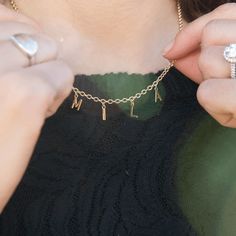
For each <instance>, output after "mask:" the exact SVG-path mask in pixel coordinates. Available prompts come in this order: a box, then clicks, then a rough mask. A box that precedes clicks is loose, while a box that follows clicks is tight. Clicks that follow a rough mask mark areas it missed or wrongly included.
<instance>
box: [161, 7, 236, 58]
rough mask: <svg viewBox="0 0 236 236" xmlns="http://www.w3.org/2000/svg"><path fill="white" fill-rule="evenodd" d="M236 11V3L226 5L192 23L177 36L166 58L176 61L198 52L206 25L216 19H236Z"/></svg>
mask: <svg viewBox="0 0 236 236" xmlns="http://www.w3.org/2000/svg"><path fill="white" fill-rule="evenodd" d="M235 10H236V4H235V3H228V4H224V5H221V6H220V7H218V8H217V9H216V10H214V11H212V12H211V13H208V14H206V15H204V16H202V17H200V18H198V19H197V20H195V21H193V22H191V23H190V24H188V25H187V26H186V27H185V28H184V29H183V30H182V31H181V32H179V33H178V34H177V36H176V38H175V40H174V42H173V45H172V47H171V48H170V49H169V50H167V51H166V52H165V53H164V56H165V57H166V58H168V59H170V60H174V59H178V58H182V57H184V56H186V55H187V54H189V53H190V52H192V51H195V50H197V48H199V47H200V44H201V39H202V34H203V31H204V28H205V27H206V25H207V24H208V23H209V22H211V21H213V20H216V19H222V18H224V19H236V14H235Z"/></svg>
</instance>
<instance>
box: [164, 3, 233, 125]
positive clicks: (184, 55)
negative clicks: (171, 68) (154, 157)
mask: <svg viewBox="0 0 236 236" xmlns="http://www.w3.org/2000/svg"><path fill="white" fill-rule="evenodd" d="M235 29H236V4H235V3H228V4H224V5H221V6H220V7H218V8H217V9H216V10H214V11H212V12H211V13H209V14H206V15H204V16H202V17H200V18H198V19H197V20H195V21H193V22H191V23H190V24H188V25H187V26H186V27H185V28H184V29H183V30H182V32H180V33H179V34H178V35H177V37H176V39H175V40H174V43H173V45H172V47H171V49H170V50H168V51H167V52H165V55H164V56H165V57H166V58H167V59H169V60H177V61H176V64H175V66H176V67H177V68H178V69H179V70H180V71H181V72H183V73H184V74H185V75H187V76H188V77H189V78H191V79H192V80H193V81H195V82H197V83H199V84H200V85H199V88H198V91H197V99H198V101H199V103H200V104H201V105H202V106H203V108H204V109H205V110H206V111H207V112H208V113H209V114H210V115H211V116H212V117H214V118H215V119H216V120H217V121H218V122H219V123H220V124H222V125H223V126H226V127H233V128H236V80H232V79H231V78H230V64H229V63H228V62H226V61H225V59H224V57H223V51H224V48H225V47H226V46H228V45H229V44H230V43H235V42H236V30H235Z"/></svg>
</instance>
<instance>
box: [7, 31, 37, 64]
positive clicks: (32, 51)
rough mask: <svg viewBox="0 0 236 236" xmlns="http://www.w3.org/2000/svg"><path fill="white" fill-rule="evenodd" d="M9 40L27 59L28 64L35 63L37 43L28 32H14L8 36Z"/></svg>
mask: <svg viewBox="0 0 236 236" xmlns="http://www.w3.org/2000/svg"><path fill="white" fill-rule="evenodd" d="M10 41H11V42H12V43H13V44H14V45H15V46H16V48H18V49H19V50H20V51H21V52H22V53H23V54H24V55H25V56H27V58H28V59H29V66H32V65H34V64H35V61H36V60H35V55H36V54H37V52H38V49H39V45H38V42H37V41H36V40H34V39H33V38H32V37H31V36H30V35H28V34H14V35H12V36H11V37H10Z"/></svg>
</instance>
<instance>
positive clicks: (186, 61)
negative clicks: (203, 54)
mask: <svg viewBox="0 0 236 236" xmlns="http://www.w3.org/2000/svg"><path fill="white" fill-rule="evenodd" d="M199 55H200V50H196V51H194V52H192V53H190V54H188V55H187V56H185V57H183V58H179V59H178V60H176V61H175V63H174V65H175V67H176V68H177V69H178V70H179V71H181V72H182V73H183V74H184V75H186V76H187V77H188V78H190V79H191V80H193V81H194V82H195V83H198V84H200V83H201V82H202V81H203V76H202V73H201V71H200V69H199V66H198V59H199Z"/></svg>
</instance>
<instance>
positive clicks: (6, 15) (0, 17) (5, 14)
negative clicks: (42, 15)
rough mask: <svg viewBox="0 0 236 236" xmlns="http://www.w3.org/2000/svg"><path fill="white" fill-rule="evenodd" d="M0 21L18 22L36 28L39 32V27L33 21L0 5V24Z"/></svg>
mask: <svg viewBox="0 0 236 236" xmlns="http://www.w3.org/2000/svg"><path fill="white" fill-rule="evenodd" d="M2 21H18V22H22V23H26V24H30V25H32V26H34V27H36V28H37V29H38V30H39V31H41V30H42V29H41V26H40V24H39V23H38V22H36V21H35V20H33V19H32V18H30V17H27V16H24V15H23V14H21V13H19V12H15V11H13V10H10V9H8V8H7V7H5V6H3V5H1V4H0V22H2Z"/></svg>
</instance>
